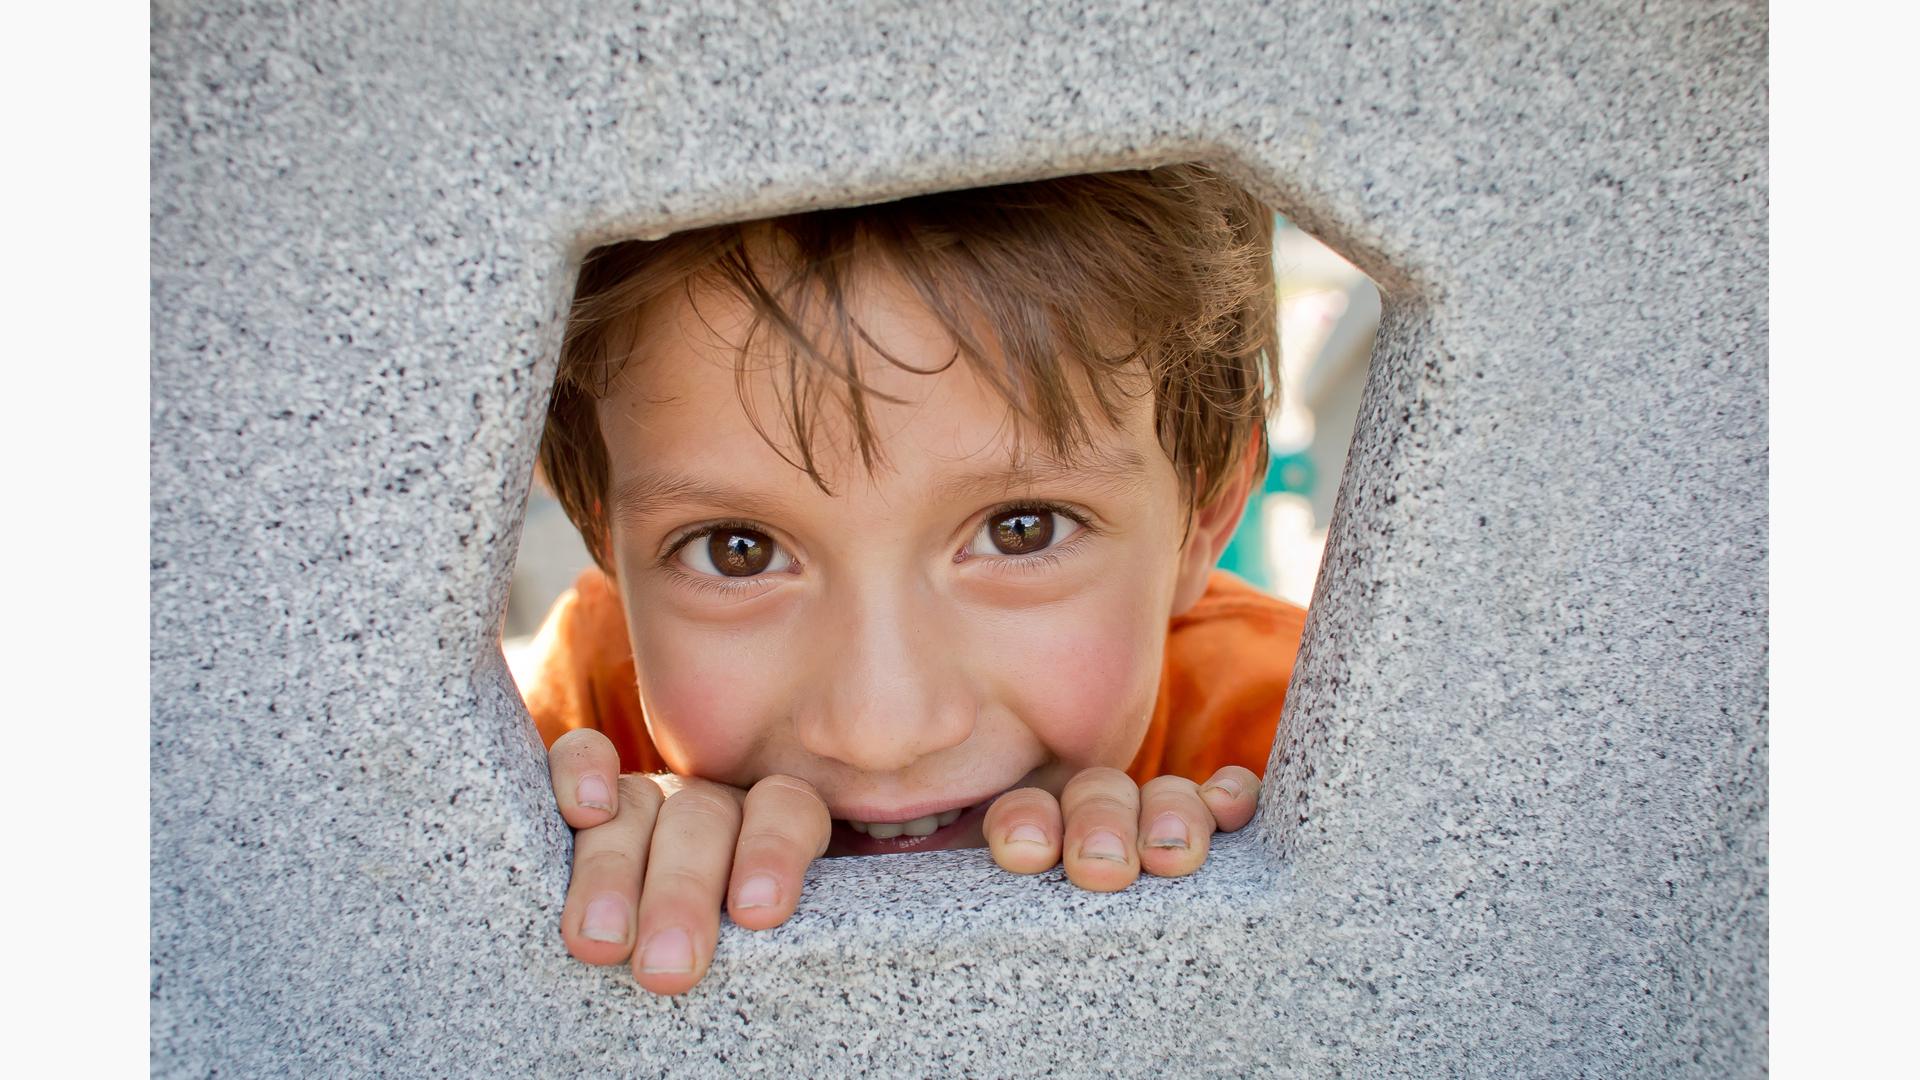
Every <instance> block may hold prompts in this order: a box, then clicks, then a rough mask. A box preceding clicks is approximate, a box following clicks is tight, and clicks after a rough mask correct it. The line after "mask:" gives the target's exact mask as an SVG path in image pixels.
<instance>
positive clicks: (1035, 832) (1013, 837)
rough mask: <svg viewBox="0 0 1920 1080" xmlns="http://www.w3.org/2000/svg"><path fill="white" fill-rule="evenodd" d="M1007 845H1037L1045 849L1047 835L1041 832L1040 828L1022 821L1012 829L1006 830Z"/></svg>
mask: <svg viewBox="0 0 1920 1080" xmlns="http://www.w3.org/2000/svg"><path fill="white" fill-rule="evenodd" d="M1007 843H1009V844H1039V845H1040V846H1041V847H1046V846H1047V834H1046V833H1045V832H1042V831H1041V829H1040V826H1038V825H1035V824H1033V823H1031V822H1026V821H1023V822H1021V823H1020V824H1018V825H1015V826H1014V827H1013V828H1012V829H1010V830H1008V832H1007Z"/></svg>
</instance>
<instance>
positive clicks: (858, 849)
mask: <svg viewBox="0 0 1920 1080" xmlns="http://www.w3.org/2000/svg"><path fill="white" fill-rule="evenodd" d="M1009 790H1011V789H1009ZM999 797H1000V796H999V795H989V796H987V797H986V798H985V799H982V800H981V801H979V802H978V803H975V804H974V805H973V806H972V807H971V808H969V809H968V810H967V812H966V813H964V814H961V815H960V816H959V817H957V818H955V819H953V821H952V822H951V823H950V824H947V825H943V826H941V827H940V828H938V829H935V830H933V831H932V832H930V833H928V834H927V835H925V836H906V835H904V834H903V835H900V836H894V837H889V838H886V839H882V838H880V837H877V836H869V835H867V834H866V833H862V832H855V831H854V829H853V826H851V825H848V824H847V823H846V821H845V820H844V819H842V818H838V817H836V818H834V819H833V838H832V839H831V840H830V841H829V842H828V844H827V857H829V858H832V857H834V856H839V855H897V854H901V853H903V852H908V851H944V850H946V849H948V848H951V847H959V846H971V845H962V844H961V843H960V842H961V841H964V840H966V839H968V838H969V836H971V835H976V834H978V833H979V832H980V827H981V823H982V822H984V821H985V820H986V817H987V808H988V807H990V806H992V805H993V801H994V800H995V799H997V798H999ZM962 805H964V804H962ZM947 809H949V810H951V809H953V806H952V804H948V806H947ZM858 820H860V821H865V820H867V819H866V818H859V819H858ZM896 820H906V821H912V820H913V818H905V819H896Z"/></svg>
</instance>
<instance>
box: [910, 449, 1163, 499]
mask: <svg viewBox="0 0 1920 1080" xmlns="http://www.w3.org/2000/svg"><path fill="white" fill-rule="evenodd" d="M1146 466H1147V463H1146V459H1144V458H1142V457H1141V456H1140V455H1139V454H1138V453H1137V452H1135V451H1134V450H1133V449H1131V448H1130V447H1124V446H1119V447H1103V446H1093V447H1088V448H1087V449H1086V450H1085V451H1083V452H1081V453H1080V454H1078V455H1076V456H1075V457H1074V458H1072V459H1071V460H1061V459H1059V458H1056V457H1052V456H1050V455H1047V454H1033V455H1030V456H1028V457H1025V458H1023V459H1021V460H1019V461H1015V462H1011V463H1009V464H1008V465H1007V466H1006V467H1005V468H1000V469H988V470H984V471H981V472H976V473H969V474H966V475H963V476H954V477H949V478H947V479H945V480H941V481H940V482H938V483H936V484H934V485H933V494H934V497H935V498H937V499H939V500H941V501H943V502H944V501H949V500H958V499H964V498H968V497H979V496H982V495H993V494H998V493H1000V492H1004V491H1012V490H1017V489H1020V488H1033V487H1045V486H1048V485H1052V484H1064V483H1072V484H1073V485H1074V486H1076V487H1078V488H1082V489H1091V490H1096V491H1105V492H1111V493H1113V494H1128V493H1132V492H1135V491H1138V490H1139V489H1140V488H1141V487H1142V486H1143V485H1144V484H1145V482H1146Z"/></svg>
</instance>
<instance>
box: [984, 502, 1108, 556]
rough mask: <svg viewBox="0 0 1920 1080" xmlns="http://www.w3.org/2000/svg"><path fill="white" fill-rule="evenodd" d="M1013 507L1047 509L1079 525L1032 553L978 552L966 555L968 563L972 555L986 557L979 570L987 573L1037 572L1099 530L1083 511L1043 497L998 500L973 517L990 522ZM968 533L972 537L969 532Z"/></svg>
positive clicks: (1071, 550) (1077, 546)
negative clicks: (1053, 542) (991, 506)
mask: <svg viewBox="0 0 1920 1080" xmlns="http://www.w3.org/2000/svg"><path fill="white" fill-rule="evenodd" d="M1015 510H1050V511H1052V512H1053V513H1056V514H1059V515H1060V516H1061V517H1063V518H1066V519H1067V520H1069V521H1071V522H1073V523H1074V524H1076V525H1078V526H1080V527H1079V528H1078V529H1076V530H1074V533H1073V535H1072V536H1071V537H1068V538H1067V540H1066V541H1065V542H1064V543H1060V544H1056V545H1054V546H1053V547H1050V548H1048V549H1046V550H1045V551H1036V552H1034V553H1033V554H1031V555H1000V554H994V555H979V556H972V557H970V558H968V560H967V561H969V562H971V561H972V559H974V558H980V559H984V560H986V565H985V566H983V567H982V569H984V570H986V571H988V572H989V573H995V574H1031V573H1038V572H1041V571H1044V570H1051V569H1053V568H1054V567H1056V566H1058V565H1060V560H1061V558H1062V557H1063V556H1065V555H1066V554H1068V553H1071V552H1073V551H1077V550H1079V548H1080V545H1081V540H1082V538H1083V537H1093V536H1098V535H1100V530H1099V529H1096V528H1094V525H1093V522H1092V521H1090V520H1088V517H1087V515H1086V513H1084V512H1083V511H1080V510H1076V509H1074V508H1073V507H1071V506H1068V505H1066V504H1065V503H1056V502H1047V501H1046V500H1044V499H1037V500H1036V499H1023V500H1021V501H1019V502H1008V503H1001V504H1000V505H999V506H996V507H994V508H993V509H991V510H988V511H987V512H986V513H985V514H982V515H981V516H980V517H979V518H977V519H975V520H976V521H977V522H982V523H984V522H988V521H992V520H993V519H994V518H997V517H999V516H1000V515H1002V514H1009V513H1012V512H1013V511H1015ZM968 536H969V537H971V536H972V534H971V533H969V534H968Z"/></svg>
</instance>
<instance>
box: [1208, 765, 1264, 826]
mask: <svg viewBox="0 0 1920 1080" xmlns="http://www.w3.org/2000/svg"><path fill="white" fill-rule="evenodd" d="M1200 798H1201V800H1202V801H1204V802H1205V803H1206V804H1207V809H1209V810H1211V811H1213V818H1214V822H1215V824H1216V825H1217V826H1218V827H1219V830H1220V831H1221V832H1234V831H1236V830H1238V829H1240V828H1243V827H1244V826H1245V825H1246V824H1247V822H1249V821H1252V820H1253V813H1254V810H1255V809H1257V808H1258V805H1259V802H1260V778H1259V777H1258V776H1255V775H1254V774H1253V772H1252V771H1251V770H1249V769H1244V768H1241V767H1240V766H1238V765H1229V766H1226V767H1225V768H1222V769H1221V770H1220V771H1219V772H1216V773H1214V774H1213V778H1212V779H1210V780H1208V781H1207V783H1206V786H1205V787H1202V788H1201V789H1200Z"/></svg>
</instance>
